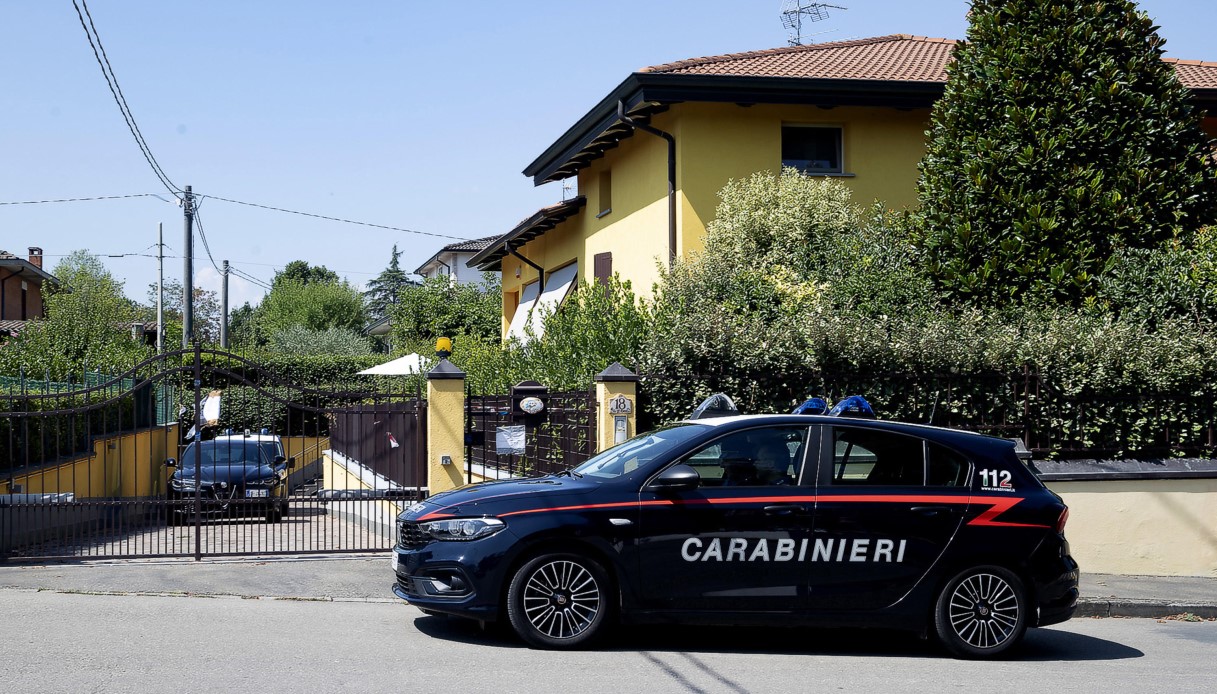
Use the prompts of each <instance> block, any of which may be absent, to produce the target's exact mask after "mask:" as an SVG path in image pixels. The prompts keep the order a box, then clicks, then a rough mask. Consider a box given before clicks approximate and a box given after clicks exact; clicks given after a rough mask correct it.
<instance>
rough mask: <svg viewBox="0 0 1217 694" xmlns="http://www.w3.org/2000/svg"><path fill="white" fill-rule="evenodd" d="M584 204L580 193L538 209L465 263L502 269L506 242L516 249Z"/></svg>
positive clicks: (472, 266) (481, 267) (479, 268)
mask: <svg viewBox="0 0 1217 694" xmlns="http://www.w3.org/2000/svg"><path fill="white" fill-rule="evenodd" d="M585 204H587V198H586V197H584V196H582V195H580V196H578V197H575V198H571V199H570V200H566V201H563V202H561V203H558V204H557V205H551V206H549V207H546V208H543V209H540V210H537V211H536V212H534V213H533V214H532V215H531V216H529V217H528V218H527V219H525V220H524V221H522V222H520V223H519V224H517V225H515V227H513V228H512V230H511V231H509V232H507V233H506V234H503V235H502V236H500V237H499V238H497V239H495V240H494V242H493V243H491V244H490V245H489V246H487V247H486V248H483V249H482V250H480V251H478V253H477V255H474V256H473V257H472V258H470V259H469V261H468V262H466V263H465V266H466V267H471V268H475V269H477V270H481V271H482V272H493V271H497V270H501V269H502V267H503V262H502V261H503V256H504V255H506V254H507V251H506V248H507V247H508V246H509V245H510V246H511V248H519V247H520V246H522V245H524V244H526V243H528V242H529V241H531V240H533V239H534V238H536V237H538V236H540V235H542V234H544V233H545V232H546V231H549V230H550V229H552V228H553V227H555V226H557V225H558V224H561V223H562V222H564V221H566V220H567V219H569V218H570V217H571V216H572V215H574V214H575V213H576V212H578V211H579V210H580V209H581V208H582V207H583V206H584V205H585ZM542 227H544V228H542Z"/></svg>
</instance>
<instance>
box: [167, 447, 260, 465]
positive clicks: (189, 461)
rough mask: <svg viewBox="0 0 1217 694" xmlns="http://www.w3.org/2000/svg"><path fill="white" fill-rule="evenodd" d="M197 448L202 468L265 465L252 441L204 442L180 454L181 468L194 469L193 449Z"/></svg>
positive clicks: (187, 448)
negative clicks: (251, 464) (249, 464)
mask: <svg viewBox="0 0 1217 694" xmlns="http://www.w3.org/2000/svg"><path fill="white" fill-rule="evenodd" d="M196 446H197V447H198V461H199V464H200V465H203V466H204V467H207V466H212V465H245V464H248V463H253V464H255V465H262V464H265V462H266V460H265V459H264V456H263V455H262V451H261V449H260V447H259V446H258V444H257V443H255V442H253V441H249V442H245V441H204V442H203V443H202V444H195V443H192V444H190V445H189V446H187V447H186V451H185V452H184V453H182V466H183V467H194V462H195V447H196Z"/></svg>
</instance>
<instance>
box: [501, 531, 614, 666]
mask: <svg viewBox="0 0 1217 694" xmlns="http://www.w3.org/2000/svg"><path fill="white" fill-rule="evenodd" d="M608 587H609V579H608V576H607V574H606V573H605V572H604V569H602V568H601V567H600V565H599V564H597V563H596V562H594V561H592V560H590V559H588V558H587V557H582V556H579V555H574V554H546V555H543V556H540V557H537V558H535V559H533V560H532V561H529V562H528V563H526V564H524V566H522V567H520V570H519V571H517V572H516V573H515V576H513V577H512V579H511V585H510V587H509V588H508V589H507V618H508V619H509V620H510V621H511V626H512V628H513V629H515V631H516V633H517V634H519V635H520V638H522V639H524V640H525V641H527V642H528V643H529V644H531V645H533V646H537V647H539V648H550V649H569V648H577V647H579V646H582V645H585V644H586V643H588V642H589V641H591V640H592V639H594V638H596V637H597V636H598V635H599V634H600V632H601V631H602V630H603V628H604V625H605V622H606V621H607V619H608V612H609V609H610V604H609V602H610V600H609V590H608Z"/></svg>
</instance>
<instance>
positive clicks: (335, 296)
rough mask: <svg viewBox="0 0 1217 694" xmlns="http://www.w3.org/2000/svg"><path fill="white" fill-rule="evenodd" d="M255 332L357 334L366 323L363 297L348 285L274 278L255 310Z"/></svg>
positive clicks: (341, 282) (344, 283)
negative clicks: (297, 328) (293, 330)
mask: <svg viewBox="0 0 1217 694" xmlns="http://www.w3.org/2000/svg"><path fill="white" fill-rule="evenodd" d="M256 320H257V323H258V329H259V330H261V331H262V333H263V334H265V335H268V336H269V335H273V334H275V333H276V332H278V331H280V330H284V329H287V328H291V327H294V326H302V327H304V328H307V329H309V330H328V329H330V328H346V329H348V330H353V331H356V332H358V331H360V330H362V329H363V327H364V325H365V324H366V323H367V311H366V309H365V307H364V303H363V295H361V294H360V293H359V290H358V289H356V288H355V287H354V286H352V285H351V284H350V283H349V282H346V281H345V280H344V281H339V282H325V281H312V282H307V283H306V282H301V281H300V280H297V279H284V278H283V277H282V276H279V277H276V278H275V281H274V283H273V284H272V288H271V290H270V291H269V292H268V293H267V294H266V298H264V299H262V303H261V304H259V305H258V308H257V309H256Z"/></svg>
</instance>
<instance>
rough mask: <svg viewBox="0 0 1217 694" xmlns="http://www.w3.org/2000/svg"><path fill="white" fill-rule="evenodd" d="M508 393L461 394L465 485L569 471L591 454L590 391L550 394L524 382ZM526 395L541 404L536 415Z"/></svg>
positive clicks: (592, 420)
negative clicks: (525, 405)
mask: <svg viewBox="0 0 1217 694" xmlns="http://www.w3.org/2000/svg"><path fill="white" fill-rule="evenodd" d="M512 391H513V392H512V394H509V395H471V394H469V393H466V396H465V461H466V463H465V470H466V481H467V482H475V481H479V480H482V479H506V478H510V477H538V476H542V475H547V474H555V473H558V472H562V471H563V470H569V469H570V468H573V467H575V466H577V465H579V464H581V463H583V462H584V461H586V460H587V459H588V458H590V457H592V456H593V455H595V453H596V394H595V391H574V392H567V393H549V392H548V391H546V389H545V388H544V387H541V386H539V384H536V383H532V382H529V381H526V382H525V383H522V384H519V385H517V386H516V387H515V388H513V389H512ZM525 396H533V397H536V398H537V399H539V400H541V401H542V402H543V404H544V409H542V410H541V411H540V412H538V413H536V414H528V413H526V412H524V411H523V410H521V408H520V401H521V400H522V399H523V398H524V397H525Z"/></svg>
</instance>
